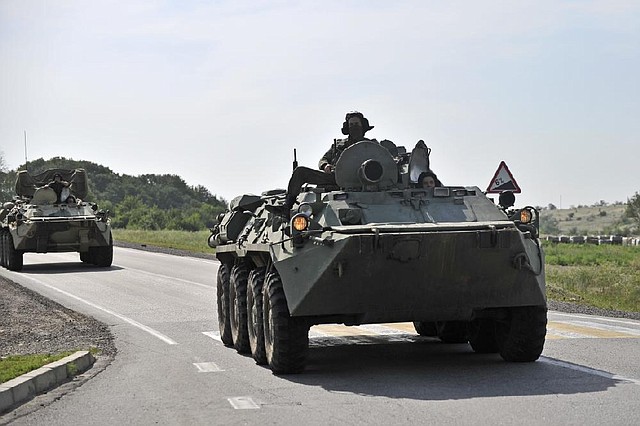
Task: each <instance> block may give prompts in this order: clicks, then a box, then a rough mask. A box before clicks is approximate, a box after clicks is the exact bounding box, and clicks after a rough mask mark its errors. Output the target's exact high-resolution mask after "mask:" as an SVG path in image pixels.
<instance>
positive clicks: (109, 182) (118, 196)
mask: <svg viewBox="0 0 640 426" xmlns="http://www.w3.org/2000/svg"><path fill="white" fill-rule="evenodd" d="M51 168H62V169H75V168H83V169H85V170H86V171H87V175H88V183H89V193H88V195H87V197H86V200H85V201H90V202H94V203H97V204H98V205H99V206H100V208H102V209H105V210H109V211H110V212H111V216H112V223H113V225H114V227H118V228H129V229H147V230H157V229H175V230H186V231H199V230H202V229H206V228H208V227H211V226H213V221H214V219H215V217H216V216H217V214H218V213H219V212H221V211H223V210H224V209H225V208H226V202H225V201H224V200H222V199H219V198H218V197H216V196H215V195H213V194H211V192H210V191H209V190H208V189H207V188H205V187H204V186H201V185H198V186H189V185H187V183H186V182H185V181H184V180H183V179H182V178H181V177H179V176H177V175H169V174H165V175H157V174H144V175H139V176H131V175H127V174H118V173H114V172H113V171H112V170H111V169H110V168H108V167H105V166H102V165H100V164H96V163H92V162H90V161H82V160H73V159H70V158H64V157H54V158H51V159H49V160H44V159H42V158H40V159H37V160H34V161H30V162H29V169H28V170H29V173H31V174H38V173H40V172H42V171H44V170H46V169H51ZM24 169H25V167H24V165H23V166H20V167H18V169H16V170H10V171H8V172H6V173H2V174H1V175H0V191H1V195H2V199H3V200H9V199H11V198H12V197H13V195H14V183H15V179H16V173H17V171H18V170H24Z"/></svg>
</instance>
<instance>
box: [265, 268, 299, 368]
mask: <svg viewBox="0 0 640 426" xmlns="http://www.w3.org/2000/svg"><path fill="white" fill-rule="evenodd" d="M262 301H263V302H262V303H263V305H262V306H263V310H264V314H263V315H264V317H263V320H264V346H265V352H266V355H267V362H268V363H269V367H271V370H272V371H273V372H274V373H275V374H291V373H300V372H301V371H302V370H304V366H305V364H306V361H307V354H308V352H309V326H308V324H307V323H306V321H305V320H304V319H303V318H294V317H292V316H291V315H290V314H289V308H288V307H287V300H286V297H285V294H284V290H283V288H282V281H281V279H280V275H279V274H278V273H277V272H272V273H270V274H269V275H268V276H267V279H266V287H265V288H264V291H263V299H262Z"/></svg>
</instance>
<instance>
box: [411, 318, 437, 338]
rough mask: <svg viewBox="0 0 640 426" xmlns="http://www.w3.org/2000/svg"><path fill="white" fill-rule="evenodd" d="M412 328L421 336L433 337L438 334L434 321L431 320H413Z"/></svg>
mask: <svg viewBox="0 0 640 426" xmlns="http://www.w3.org/2000/svg"><path fill="white" fill-rule="evenodd" d="M413 328H415V329H416V333H418V334H419V335H421V336H426V337H435V336H437V335H438V330H437V329H436V323H435V322H433V321H414V322H413Z"/></svg>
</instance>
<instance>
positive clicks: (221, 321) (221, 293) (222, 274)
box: [216, 263, 233, 346]
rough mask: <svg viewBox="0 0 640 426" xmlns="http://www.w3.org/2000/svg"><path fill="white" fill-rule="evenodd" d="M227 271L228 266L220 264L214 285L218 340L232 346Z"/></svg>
mask: <svg viewBox="0 0 640 426" xmlns="http://www.w3.org/2000/svg"><path fill="white" fill-rule="evenodd" d="M229 270H230V266H229V265H228V264H226V263H222V264H220V267H219V268H218V280H217V284H216V287H217V296H218V297H217V301H218V328H219V330H220V339H221V340H222V343H224V344H225V345H226V346H232V345H233V339H232V338H231V325H230V324H229Z"/></svg>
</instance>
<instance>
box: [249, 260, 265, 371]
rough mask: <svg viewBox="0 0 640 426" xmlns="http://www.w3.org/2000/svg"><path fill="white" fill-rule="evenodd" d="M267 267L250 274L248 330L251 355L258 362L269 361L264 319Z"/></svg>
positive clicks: (261, 363)
mask: <svg viewBox="0 0 640 426" xmlns="http://www.w3.org/2000/svg"><path fill="white" fill-rule="evenodd" d="M264 274H265V268H256V269H254V270H253V271H251V273H250V274H249V284H248V287H247V331H248V333H249V347H250V348H251V356H252V357H253V359H254V360H255V361H256V364H258V365H263V364H266V363H267V355H266V354H265V351H264V325H263V319H262V286H263V284H264Z"/></svg>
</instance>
